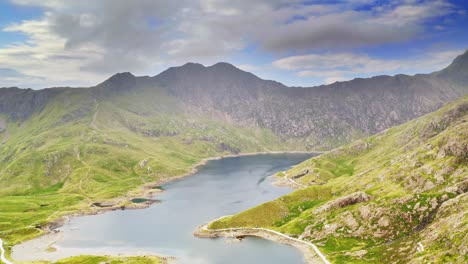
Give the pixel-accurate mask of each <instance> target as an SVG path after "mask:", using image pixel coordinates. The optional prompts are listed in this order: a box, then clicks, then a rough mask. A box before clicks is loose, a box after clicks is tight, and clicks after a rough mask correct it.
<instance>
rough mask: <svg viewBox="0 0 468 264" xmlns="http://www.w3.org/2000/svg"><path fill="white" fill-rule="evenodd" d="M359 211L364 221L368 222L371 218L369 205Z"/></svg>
mask: <svg viewBox="0 0 468 264" xmlns="http://www.w3.org/2000/svg"><path fill="white" fill-rule="evenodd" d="M358 210H359V214H360V215H361V217H362V218H363V219H365V220H368V219H369V218H370V216H371V210H370V208H369V206H368V205H364V206H361V207H359V209H358Z"/></svg>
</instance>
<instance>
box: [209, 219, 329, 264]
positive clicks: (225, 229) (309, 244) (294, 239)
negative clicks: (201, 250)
mask: <svg viewBox="0 0 468 264" xmlns="http://www.w3.org/2000/svg"><path fill="white" fill-rule="evenodd" d="M203 230H206V231H215V232H218V231H219V232H225V231H239V230H245V231H248V230H256V231H265V232H269V233H272V234H275V235H278V236H281V237H283V238H286V239H289V240H292V241H295V242H299V243H302V244H305V245H307V246H310V247H311V248H312V249H313V250H314V252H315V253H316V254H317V256H319V257H320V259H321V260H322V261H323V263H325V264H330V262H329V261H328V260H327V258H326V257H325V255H323V254H322V252H320V250H319V249H318V248H317V246H316V245H314V244H312V243H310V242H307V241H304V240H301V239H297V238H294V237H290V236H288V235H285V234H283V233H280V232H278V231H275V230H271V229H266V228H261V227H251V228H245V227H238V228H222V229H209V228H208V225H205V226H203Z"/></svg>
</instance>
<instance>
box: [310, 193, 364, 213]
mask: <svg viewBox="0 0 468 264" xmlns="http://www.w3.org/2000/svg"><path fill="white" fill-rule="evenodd" d="M371 199H372V196H370V195H368V194H367V193H365V192H355V193H352V194H349V195H346V196H343V197H340V198H337V199H335V200H333V201H330V202H327V203H326V204H324V205H322V206H320V207H319V208H317V209H315V210H314V212H315V213H321V212H324V211H329V210H331V209H333V208H343V207H346V206H349V205H353V204H357V203H362V202H367V201H369V200H371Z"/></svg>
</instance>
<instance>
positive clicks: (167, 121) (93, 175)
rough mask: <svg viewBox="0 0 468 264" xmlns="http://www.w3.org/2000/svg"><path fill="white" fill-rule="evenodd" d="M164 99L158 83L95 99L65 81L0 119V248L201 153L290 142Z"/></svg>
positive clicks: (183, 168) (188, 165)
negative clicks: (54, 93) (36, 105)
mask: <svg viewBox="0 0 468 264" xmlns="http://www.w3.org/2000/svg"><path fill="white" fill-rule="evenodd" d="M172 100H173V99H172V98H170V97H167V96H164V95H163V94H158V93H157V91H156V92H155V91H146V92H142V93H139V94H137V95H136V94H125V96H114V97H108V98H107V99H96V98H94V97H93V95H92V94H91V93H89V92H86V91H83V90H81V91H80V90H69V91H66V93H64V94H62V95H60V97H59V98H57V100H54V101H53V102H52V103H50V104H49V105H47V106H46V108H45V109H44V110H43V111H41V112H39V113H36V114H35V115H34V116H33V117H31V118H30V119H28V120H26V121H23V122H18V121H16V122H13V121H11V120H10V121H8V125H7V129H6V131H4V132H2V133H1V134H0V141H3V143H2V144H1V145H0V157H2V159H1V160H0V186H1V188H0V237H2V239H3V240H5V247H6V249H7V250H9V249H11V247H12V246H13V245H14V244H16V243H19V242H21V241H24V240H25V239H29V238H32V237H35V236H37V235H40V234H41V233H43V230H42V229H41V227H43V226H44V225H45V224H46V223H48V222H50V221H53V220H55V219H57V218H59V217H60V216H63V215H65V214H70V213H72V212H77V211H88V210H91V209H90V205H91V204H92V203H93V202H103V201H106V200H108V199H111V198H115V197H119V196H125V195H127V194H128V193H129V192H131V191H133V190H135V189H137V187H139V186H142V185H144V184H145V183H151V182H155V181H158V180H163V179H168V178H171V177H174V176H178V175H182V174H185V173H188V172H190V171H191V169H192V168H193V166H194V165H195V164H197V163H199V162H200V161H201V160H202V159H204V158H208V157H214V156H221V155H226V154H233V153H237V152H256V151H269V150H279V149H288V148H291V145H289V146H286V144H285V143H283V142H282V141H281V140H280V139H279V138H277V137H276V136H275V135H274V134H273V133H272V132H271V131H267V130H260V129H245V128H240V127H239V126H237V125H236V124H233V123H231V122H229V121H227V120H223V119H222V118H218V119H213V118H209V117H205V116H203V114H199V115H196V116H194V115H191V117H190V118H188V117H187V116H186V114H185V113H183V112H181V111H179V110H178V109H179V108H178V107H177V104H176V103H174V102H173V101H172ZM201 113H202V111H201ZM122 203H124V204H125V203H128V201H122Z"/></svg>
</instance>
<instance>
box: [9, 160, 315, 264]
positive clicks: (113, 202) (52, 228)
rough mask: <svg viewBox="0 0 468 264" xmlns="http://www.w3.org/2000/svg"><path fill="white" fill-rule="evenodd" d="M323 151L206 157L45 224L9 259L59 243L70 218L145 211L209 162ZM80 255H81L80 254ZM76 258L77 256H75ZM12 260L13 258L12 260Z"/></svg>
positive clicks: (10, 254)
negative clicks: (37, 245) (26, 248)
mask: <svg viewBox="0 0 468 264" xmlns="http://www.w3.org/2000/svg"><path fill="white" fill-rule="evenodd" d="M322 153H324V151H263V152H245V153H239V154H229V155H222V156H216V157H208V158H204V159H202V160H200V161H199V162H198V163H196V164H194V165H193V166H192V169H191V170H190V171H189V172H187V173H183V174H181V175H177V176H173V177H170V178H165V179H159V180H157V181H155V182H152V183H147V184H144V185H142V186H140V187H137V188H136V189H133V190H129V192H128V193H127V194H126V195H124V196H119V197H115V198H112V199H109V200H104V201H103V202H101V203H100V204H101V205H102V204H103V206H92V205H90V207H88V208H83V209H82V210H79V211H76V212H73V213H70V214H66V215H63V216H60V217H58V218H57V219H54V220H52V221H50V222H48V223H46V224H45V225H44V226H42V227H41V230H43V231H44V233H43V234H41V235H39V236H38V237H35V238H32V239H29V240H25V241H22V242H21V243H19V244H15V245H13V246H12V248H11V251H10V252H6V253H9V254H8V255H9V257H10V258H12V255H14V254H13V252H14V248H15V247H18V246H21V245H23V244H27V243H28V242H29V243H33V242H34V241H37V240H41V239H49V241H51V242H49V243H48V244H47V247H48V248H50V247H53V245H54V244H55V243H57V242H59V241H60V239H61V238H60V239H58V240H57V237H56V234H57V230H56V229H57V228H59V227H61V226H63V225H65V223H67V222H68V221H70V218H72V217H80V216H87V215H97V214H102V213H106V212H109V211H116V210H130V209H145V208H148V207H149V206H151V205H152V204H154V203H156V202H157V201H156V200H153V199H152V198H153V197H154V196H155V195H157V194H158V193H161V192H163V190H160V189H155V188H154V187H157V186H160V185H163V184H166V183H169V182H173V181H177V180H181V179H183V178H185V177H188V176H191V175H194V174H196V173H197V172H198V171H199V169H200V167H201V166H204V165H206V164H207V163H208V162H209V161H213V160H221V159H226V158H236V157H245V156H254V155H275V154H318V155H320V154H322ZM135 198H144V199H148V201H145V202H142V203H132V202H131V200H132V199H135ZM80 255H82V254H80ZM103 255H108V256H117V255H115V254H112V252H111V254H103ZM143 255H145V254H140V255H138V256H143ZM77 256H78V255H77ZM152 256H156V257H160V258H170V257H164V256H158V255H152ZM12 259H13V258H12ZM13 260H15V259H13Z"/></svg>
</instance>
